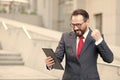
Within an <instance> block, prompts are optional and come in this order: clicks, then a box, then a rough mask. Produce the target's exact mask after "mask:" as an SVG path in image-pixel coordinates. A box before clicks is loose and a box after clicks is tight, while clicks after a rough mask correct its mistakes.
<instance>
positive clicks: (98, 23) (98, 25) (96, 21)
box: [95, 13, 102, 33]
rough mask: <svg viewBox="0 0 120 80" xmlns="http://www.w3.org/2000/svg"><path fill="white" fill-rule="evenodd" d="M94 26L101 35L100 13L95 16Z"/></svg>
mask: <svg viewBox="0 0 120 80" xmlns="http://www.w3.org/2000/svg"><path fill="white" fill-rule="evenodd" d="M95 23H96V24H95V26H96V28H97V29H98V30H100V32H101V33H102V13H99V14H95Z"/></svg>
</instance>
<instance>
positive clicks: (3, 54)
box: [0, 53, 21, 56]
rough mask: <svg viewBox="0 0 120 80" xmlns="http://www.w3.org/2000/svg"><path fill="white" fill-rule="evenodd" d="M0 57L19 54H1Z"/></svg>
mask: <svg viewBox="0 0 120 80" xmlns="http://www.w3.org/2000/svg"><path fill="white" fill-rule="evenodd" d="M0 56H21V54H3V53H0Z"/></svg>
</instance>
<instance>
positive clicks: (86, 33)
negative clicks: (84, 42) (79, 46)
mask: <svg viewBox="0 0 120 80" xmlns="http://www.w3.org/2000/svg"><path fill="white" fill-rule="evenodd" d="M89 31H90V30H89V28H88V27H87V31H86V32H85V33H84V34H83V37H84V39H86V37H87V35H88V33H89Z"/></svg>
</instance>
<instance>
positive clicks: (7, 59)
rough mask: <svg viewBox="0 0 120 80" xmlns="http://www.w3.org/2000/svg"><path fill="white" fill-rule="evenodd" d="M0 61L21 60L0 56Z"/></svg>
mask: <svg viewBox="0 0 120 80" xmlns="http://www.w3.org/2000/svg"><path fill="white" fill-rule="evenodd" d="M0 61H22V58H0Z"/></svg>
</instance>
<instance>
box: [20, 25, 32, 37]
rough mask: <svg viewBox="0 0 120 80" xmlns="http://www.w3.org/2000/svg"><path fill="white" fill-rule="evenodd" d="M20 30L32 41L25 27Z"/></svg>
mask: <svg viewBox="0 0 120 80" xmlns="http://www.w3.org/2000/svg"><path fill="white" fill-rule="evenodd" d="M22 29H23V31H24V32H25V34H26V35H27V37H28V38H29V39H32V37H31V36H30V34H29V32H28V30H27V29H26V28H25V26H22Z"/></svg>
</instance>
